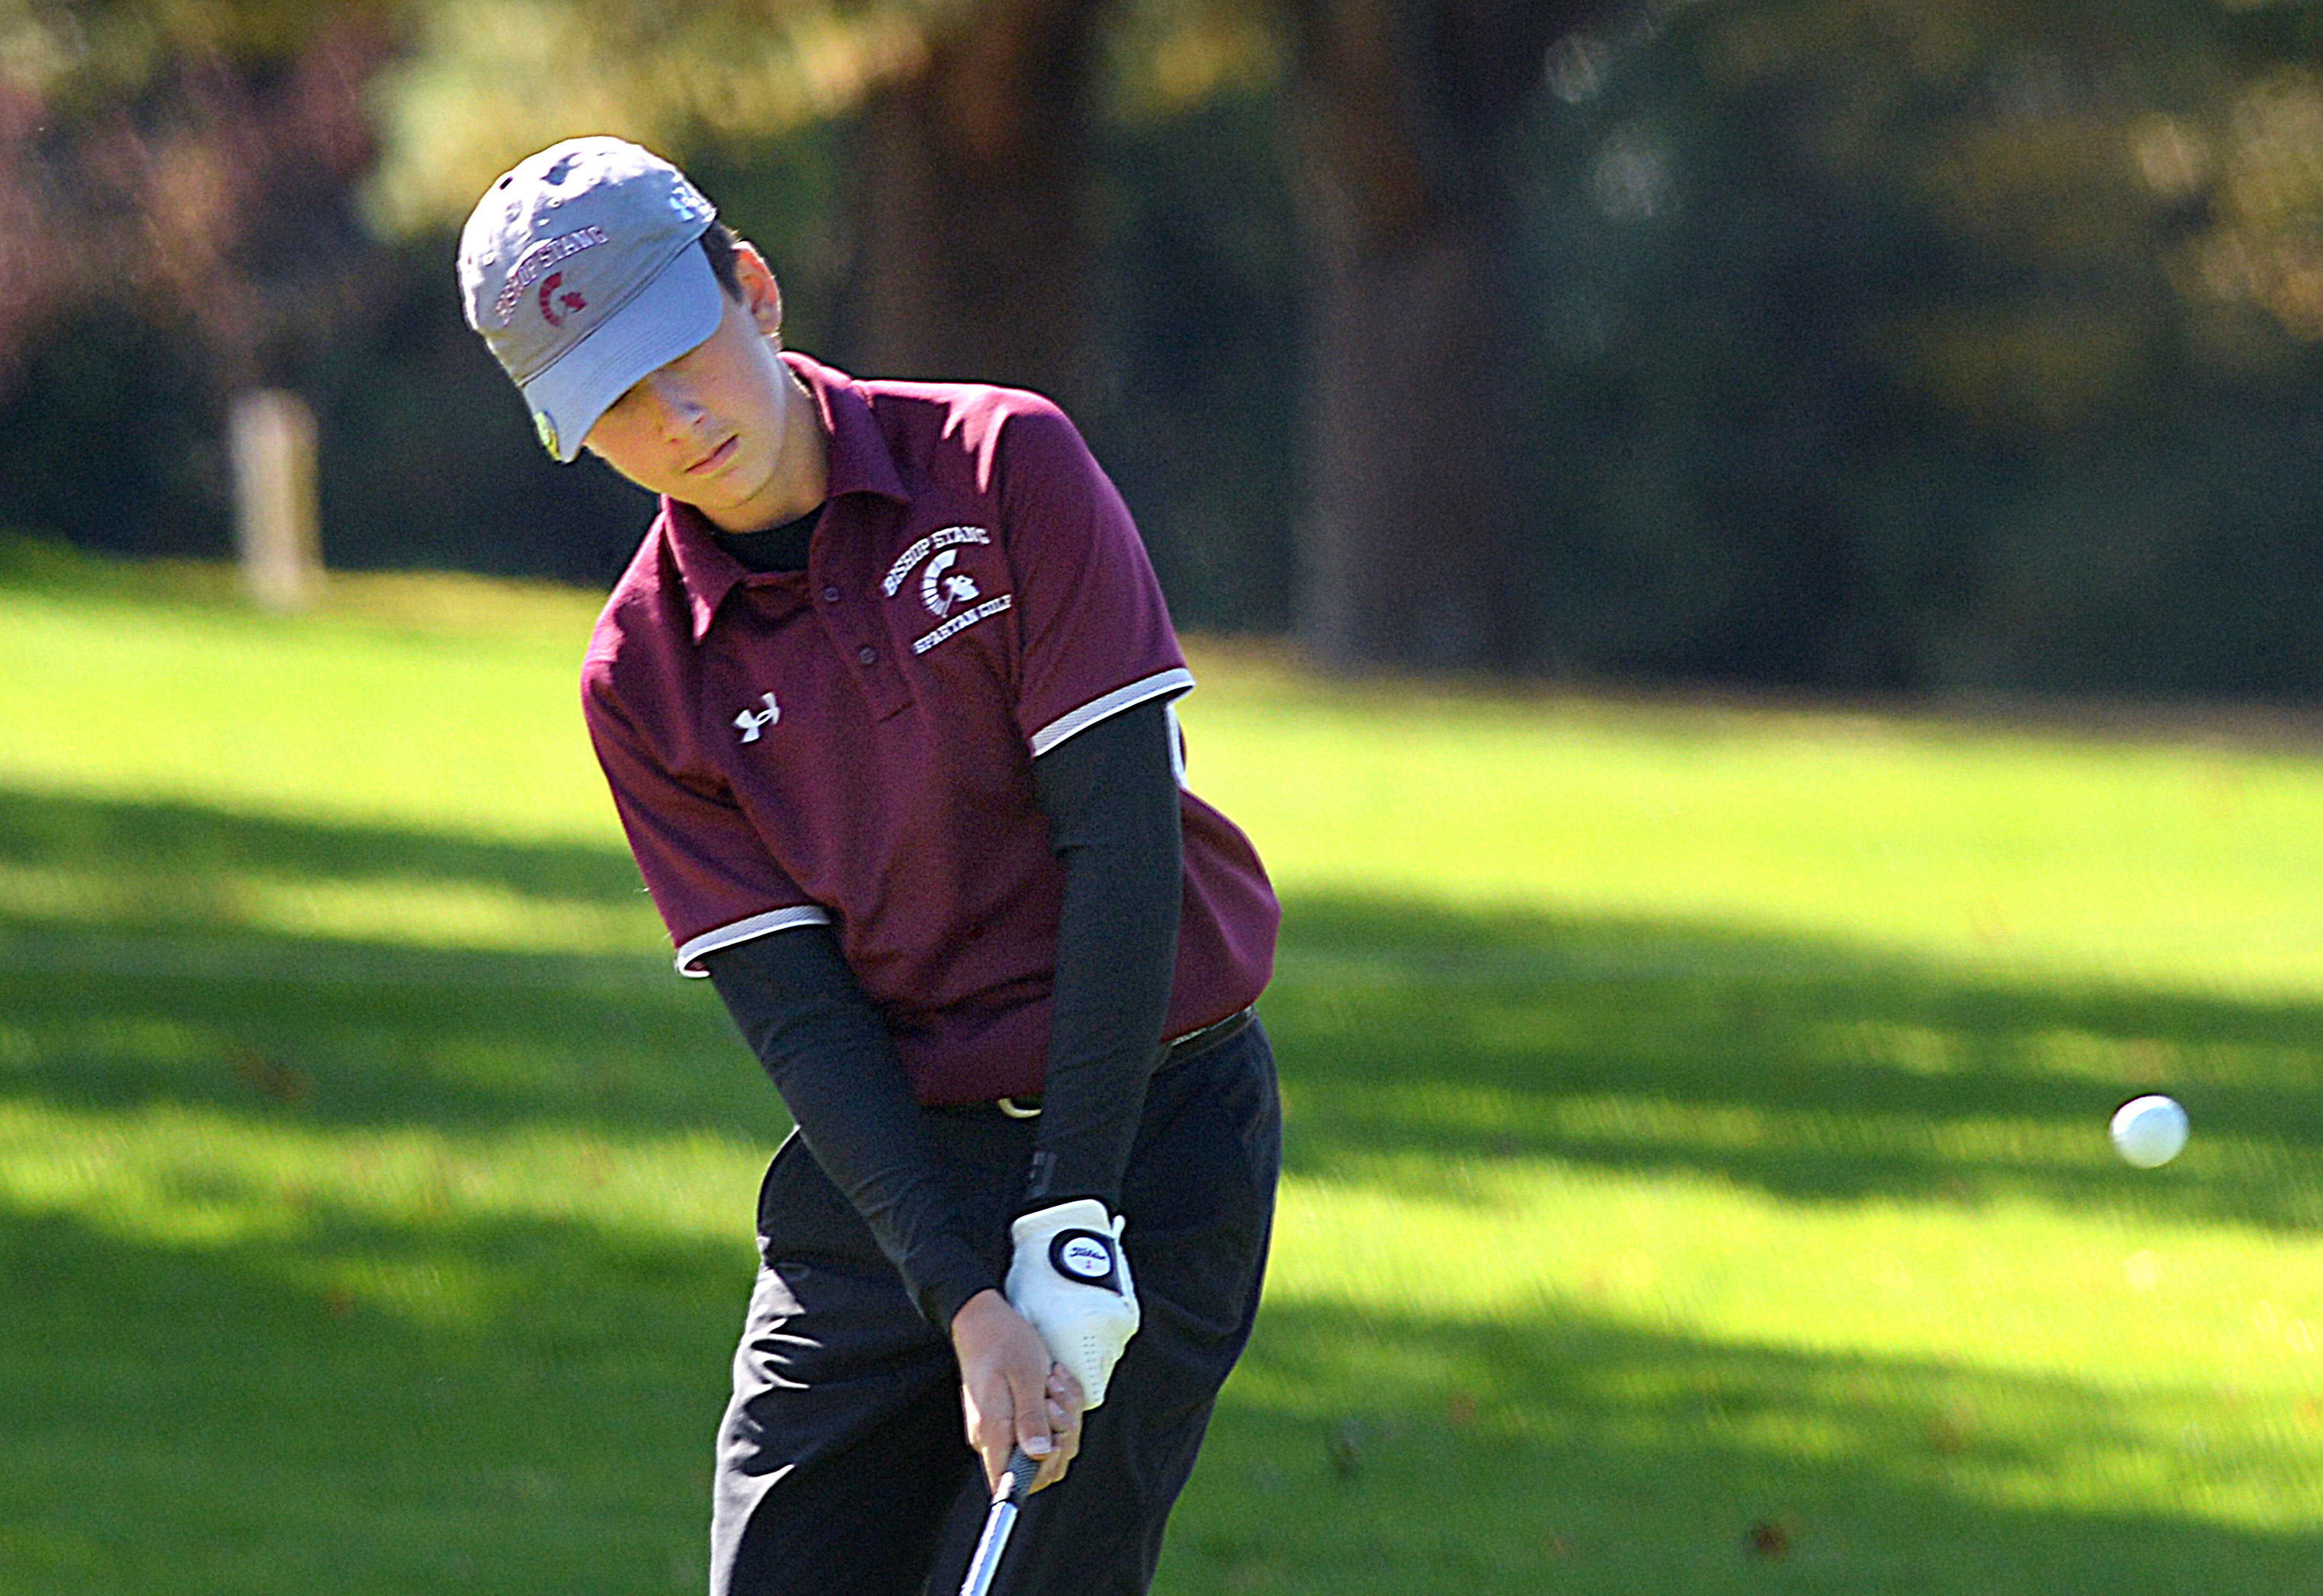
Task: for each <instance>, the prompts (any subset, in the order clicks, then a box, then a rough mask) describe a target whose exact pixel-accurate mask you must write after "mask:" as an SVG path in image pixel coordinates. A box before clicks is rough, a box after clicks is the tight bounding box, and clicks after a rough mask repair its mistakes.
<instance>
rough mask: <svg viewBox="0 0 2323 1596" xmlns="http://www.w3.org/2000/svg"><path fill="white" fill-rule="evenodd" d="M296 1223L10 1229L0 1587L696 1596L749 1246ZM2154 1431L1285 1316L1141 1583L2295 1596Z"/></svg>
mask: <svg viewBox="0 0 2323 1596" xmlns="http://www.w3.org/2000/svg"><path fill="white" fill-rule="evenodd" d="M293 1228H294V1232H295V1234H270V1235H267V1236H264V1237H253V1238H245V1239H242V1240H238V1241H233V1242H214V1243H208V1244H201V1245H179V1246H164V1245H155V1244H150V1243H139V1242H136V1241H133V1240H128V1239H124V1236H123V1235H122V1234H120V1227H119V1226H118V1225H115V1224H110V1223H103V1222H96V1221H92V1220H91V1219H89V1218H87V1217H86V1216H84V1217H81V1218H71V1217H65V1216H60V1215H29V1214H24V1213H14V1214H9V1215H4V1216H0V1274H5V1278H6V1279H7V1280H8V1281H9V1282H10V1290H9V1291H8V1292H6V1293H5V1294H0V1355H5V1358H6V1360H7V1366H8V1367H9V1368H10V1370H11V1371H12V1373H13V1375H14V1378H13V1379H12V1380H9V1381H7V1382H5V1385H0V1586H5V1588H7V1589H11V1590H14V1589H23V1590H35V1589H37V1590H40V1591H42V1592H44V1593H45V1596H96V1593H97V1592H105V1593H107V1596H111V1593H113V1592H118V1591H126V1590H135V1591H145V1592H152V1593H153V1596H226V1593H228V1592H232V1593H233V1596H306V1593H308V1592H311V1591H324V1590H328V1591H341V1592H346V1593H348V1596H370V1593H379V1596H385V1593H387V1592H390V1591H395V1592H400V1591H433V1590H451V1589H477V1590H490V1591H496V1592H504V1593H507V1596H524V1593H527V1592H540V1593H543V1596H546V1593H547V1592H552V1591H554V1592H563V1593H570V1592H575V1591H587V1592H592V1593H598V1596H626V1593H629V1592H638V1593H643V1592H661V1591H688V1590H698V1589H699V1588H700V1583H701V1580H702V1550H701V1548H702V1532H703V1520H704V1513H705V1508H704V1504H705V1501H706V1492H707V1484H708V1460H709V1441H710V1437H711V1435H712V1428H713V1426H714V1424H715V1420H716V1416H717V1412H718V1408H719V1406H720V1403H721V1399H722V1381H723V1378H724V1370H725V1361H726V1357H727V1354H728V1352H729V1350H730V1337H731V1335H732V1333H733V1330H734V1327H735V1325H736V1324H737V1323H738V1322H739V1314H740V1309H741V1304H742V1300H743V1298H744V1296H745V1295H746V1293H747V1289H748V1271H749V1262H748V1250H747V1247H746V1246H744V1245H742V1244H739V1243H737V1244H733V1245H727V1244H723V1243H717V1244H709V1243H698V1242H688V1241H682V1240H678V1239H675V1238H667V1237H665V1238H659V1239H656V1240H653V1241H650V1242H640V1241H638V1240H636V1239H634V1238H631V1239H627V1240H623V1239H620V1238H613V1237H609V1236H608V1235H606V1234H603V1233H601V1232H600V1231H598V1230H597V1229H595V1228H593V1227H591V1226H588V1225H572V1224H563V1225H556V1224H541V1223H537V1222H534V1221H526V1220H511V1219H508V1218H506V1217H491V1216H480V1215H464V1214H461V1213H458V1212H453V1213H449V1214H445V1215H438V1216H436V1217H435V1218H433V1219H431V1220H429V1221H427V1223H425V1224H421V1225H381V1224H379V1223H378V1222H377V1221H376V1220H375V1219H374V1218H373V1217H372V1216H370V1215H365V1214H363V1213H361V1212H355V1211H352V1210H348V1209H344V1208H337V1207H334V1206H330V1205H327V1204H318V1205H315V1206H309V1207H306V1208H303V1209H301V1210H300V1211H299V1213H298V1218H297V1224H296V1225H295V1226H294V1227H293ZM384 1279H399V1280H407V1281H427V1280H435V1281H436V1282H439V1284H438V1285H437V1286H436V1288H435V1289H430V1290H423V1291H420V1292H418V1293H417V1294H416V1295H409V1296H407V1297H405V1298H402V1299H398V1298H396V1297H394V1296H393V1295H392V1294H389V1295H387V1296H381V1294H380V1293H378V1292H376V1291H372V1290H368V1289H365V1283H366V1282H372V1283H375V1282H377V1281H379V1280H384ZM349 1282H353V1286H352V1288H351V1286H350V1284H349ZM2197 1395H2198V1394H2196V1393H2189V1394H2188V1401H2189V1403H2190V1404H2191V1403H2192V1402H2193V1401H2194V1400H2195V1399H2196V1398H2197ZM2157 1422H2159V1423H2162V1424H2163V1425H2165V1426H2166V1425H2168V1424H2171V1423H2174V1422H2175V1415H2174V1412H2169V1411H2165V1412H2164V1413H2163V1414H2162V1416H2161V1417H2160V1419H2159V1420H2158V1421H2157V1419H2156V1418H2155V1417H2154V1415H2153V1412H2152V1410H2151V1405H2150V1404H2147V1405H2144V1406H2142V1407H2141V1408H2140V1409H2139V1411H2138V1413H2137V1414H2135V1415H2133V1414H2131V1413H2128V1412H2126V1411H2125V1410H2123V1409H2121V1408H2119V1407H2118V1406H2117V1405H2116V1403H2115V1402H2114V1401H2112V1400H2111V1399H2109V1398H2108V1396H2107V1393H2105V1392H2103V1391H2099V1390H2092V1389H2089V1388H2085V1387H2081V1386H2078V1385H2075V1384H2073V1383H2072V1382H2070V1381H2066V1380H2053V1379H2047V1380H2044V1379H2032V1378H2024V1377H2015V1376H2009V1375H2006V1374H1999V1373H1994V1372H1991V1371H1962V1370H1959V1369H1951V1368H1945V1367H1941V1366H1937V1365H1933V1364H1929V1363H1925V1362H1914V1361H1908V1360H1880V1359H1873V1358H1863V1357H1817V1356H1813V1355H1810V1354H1804V1353H1793V1352H1786V1351H1780V1350H1772V1349H1765V1348H1758V1347H1751V1346H1748V1345H1734V1344H1710V1343H1705V1342H1702V1341H1698V1340H1694V1339H1691V1338H1689V1337H1685V1336H1683V1335H1668V1334H1661V1333H1657V1332H1656V1331H1654V1330H1652V1329H1650V1328H1647V1327H1641V1326H1639V1325H1634V1324H1625V1323H1620V1322H1615V1321H1611V1320H1603V1319H1597V1318H1593V1317H1591V1316H1588V1315H1586V1314H1581V1313H1575V1312H1572V1311H1566V1310H1560V1311H1559V1312H1557V1313H1556V1314H1555V1315H1544V1316H1542V1317H1540V1318H1538V1320H1526V1321H1522V1322H1514V1323H1508V1324H1476V1323H1467V1322H1455V1321H1445V1320H1438V1319H1433V1318H1429V1317H1426V1316H1419V1315H1408V1314H1400V1313H1398V1312H1396V1311H1393V1310H1392V1309H1389V1308H1384V1307H1382V1308H1380V1309H1375V1310H1361V1309H1355V1310H1350V1309H1347V1308H1345V1307H1331V1308H1325V1307H1307V1306H1302V1305H1296V1304H1293V1305H1282V1304H1272V1305H1270V1307H1269V1308H1268V1310H1267V1313H1266V1316H1265V1318H1264V1320H1263V1322H1262V1327H1261V1331H1260V1335H1259V1336H1258V1338H1257V1340H1256V1341H1255V1342H1254V1343H1253V1349H1252V1352H1251V1354H1250V1356H1249V1358H1248V1360H1247V1361H1246V1362H1245V1364H1244V1368H1243V1370H1242V1371H1239V1372H1238V1373H1237V1375H1236V1377H1235V1381H1234V1383H1233V1384H1232V1385H1230V1386H1229V1388H1228V1391H1227V1395H1226V1400H1225V1402H1224V1403H1223V1405H1222V1407H1221V1409H1220V1411H1219V1414H1218V1416H1217V1422H1216V1424H1215V1426H1214V1428H1213V1433H1212V1438H1211V1442H1210V1445H1209V1446H1208V1448H1207V1451H1206V1454H1205V1457H1204V1461H1203V1464H1202V1467H1201V1468H1200V1470H1199V1471H1198V1473H1197V1476H1196V1479H1195V1481H1194V1483H1193V1485H1192V1487H1191V1488H1190V1490H1189V1492H1188V1494H1187V1497H1186V1500H1185V1501H1184V1503H1183V1504H1182V1506H1181V1508H1180V1511H1179V1513H1178V1516H1177V1518H1176V1519H1175V1521H1174V1523H1173V1528H1172V1533H1171V1546H1170V1550H1169V1553H1168V1555H1167V1557H1166V1559H1165V1564H1164V1570H1163V1579H1162V1581H1161V1585H1160V1586H1159V1587H1158V1589H1159V1590H1160V1591H1161V1592H1162V1596H1195V1593H1196V1592H1217V1591H1224V1592H1234V1591H1285V1592H1289V1591H1306V1592H1314V1593H1316V1596H1321V1593H1323V1592H1359V1593H1368V1592H1378V1593H1382V1596H1384V1593H1387V1592H1408V1591H1442V1590H1451V1589H1456V1590H1461V1591H1474V1592H1477V1593H1479V1596H1529V1593H1530V1592H1534V1591H1545V1590H1554V1591H1601V1592H1605V1593H1607V1596H1612V1593H1615V1592H1620V1593H1622V1596H1629V1593H1632V1592H1637V1591H1671V1592H1680V1591H1683V1592H1694V1593H1699V1592H1723V1591H1767V1590H1773V1591H1850V1592H1871V1591H1876V1592H1881V1593H1883V1596H1884V1593H1890V1592H1928V1593H1932V1596H1933V1593H1942V1596H2052V1593H2053V1592H2056V1591H2078V1590H2103V1591H2108V1592H2120V1593H2125V1596H2135V1593H2145V1592H2152V1593H2153V1596H2162V1593H2163V1592H2170V1593H2171V1596H2175V1593H2177V1592H2181V1591H2205V1592H2211V1593H2214V1596H2241V1593H2248V1596H2262V1593H2263V1596H2276V1593H2279V1592H2283V1591H2296V1590H2304V1589H2308V1588H2310V1587H2309V1584H2308V1583H2307V1581H2308V1580H2309V1578H2311V1576H2312V1575H2313V1573H2315V1571H2316V1569H2317V1565H2318V1546H2317V1545H2316V1543H2315V1542H2314V1541H2313V1540H2312V1539H2311V1538H2302V1537H2299V1536H2289V1535H2282V1534H2271V1533H2267V1532H2264V1531H2261V1530H2256V1529H2238V1528H2236V1527H2234V1526H2233V1525H2232V1524H2230V1523H2226V1522H2221V1521H2220V1518H2221V1516H2220V1515H2217V1514H2215V1513H2213V1514H2212V1515H2211V1516H2208V1517H2201V1516H2198V1510H2199V1504H2201V1503H2202V1502H2203V1500H2204V1498H2205V1495H2206V1493H2209V1492H2214V1491H2229V1492H2231V1491H2237V1490H2242V1489H2245V1488H2248V1487H2250V1486H2251V1485H2252V1484H2253V1481H2251V1480H2250V1479H2249V1478H2248V1477H2247V1476H2248V1473H2249V1471H2251V1470H2252V1469H2253V1468H2254V1466H2256V1465H2254V1464H2253V1463H2251V1462H2250V1461H2249V1457H2248V1454H2239V1455H2240V1456H2241V1460H2242V1461H2240V1462H2239V1463H2237V1464H2236V1467H2237V1468H2238V1469H2240V1470H2241V1471H2242V1473H2240V1474H2234V1473H2229V1472H2226V1471H2225V1470H2224V1469H2223V1467H2222V1466H2221V1465H2217V1464H2214V1463H2211V1462H2210V1461H2209V1460H2208V1457H2207V1456H2206V1454H2204V1453H2203V1452H2201V1451H2200V1450H2199V1449H2196V1448H2192V1447H2181V1446H2178V1445H2171V1444H2157V1443H2156V1439H2155V1437H2154V1436H2153V1435H2152V1434H2151V1433H2149V1432H2150V1431H2151V1430H2152V1428H2153V1426H2154V1424H2155V1423H2157ZM2141 1424H2143V1425H2144V1426H2145V1427H2144V1428H2140V1427H2139V1426H2140V1425H2141ZM2125 1479H2127V1480H2129V1481H2131V1488H2130V1489H2129V1490H2127V1491H2124V1489H2123V1488H2122V1482H2123V1481H2124V1480H2125ZM2077 1496H2078V1497H2079V1498H2080V1500H2076V1499H2077ZM2125 1497H2126V1498H2128V1499H2129V1500H2135V1501H2139V1502H2142V1503H2144V1504H2150V1505H2147V1506H2145V1507H2144V1509H2143V1510H2138V1509H2130V1508H2125V1507H2123V1506H2121V1505H2119V1504H2120V1501H2121V1500H2123V1499H2124V1498H2125ZM2092 1500H2106V1501H2109V1502H2110V1503H2111V1504H2112V1505H2108V1506H2091V1505H2088V1503H2089V1501H2092ZM2181 1503H2182V1504H2185V1507H2184V1509H2183V1510H2181V1508H2180V1505H2179V1504H2181Z"/></svg>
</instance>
